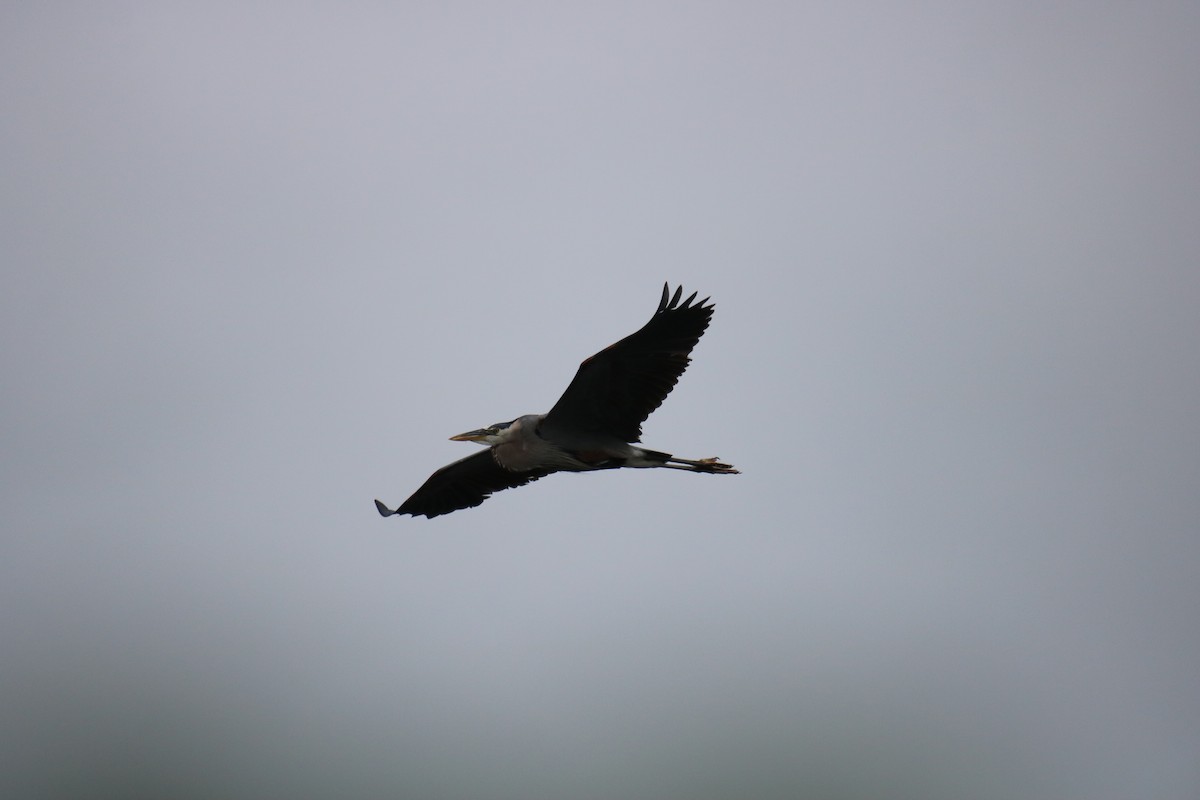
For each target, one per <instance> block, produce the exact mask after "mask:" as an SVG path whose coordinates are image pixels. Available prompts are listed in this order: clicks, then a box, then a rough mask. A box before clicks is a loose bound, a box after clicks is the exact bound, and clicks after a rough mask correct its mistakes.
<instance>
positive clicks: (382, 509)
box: [375, 500, 396, 517]
mask: <svg viewBox="0 0 1200 800" xmlns="http://www.w3.org/2000/svg"><path fill="white" fill-rule="evenodd" d="M375 508H376V509H377V510H378V511H379V516H381V517H390V516H392V515H393V514H395V513H396V512H395V511H392V510H391V509H389V508H388V507H387V506H385V505H384V504H383V503H381V502H379V501H378V500H376V501H375Z"/></svg>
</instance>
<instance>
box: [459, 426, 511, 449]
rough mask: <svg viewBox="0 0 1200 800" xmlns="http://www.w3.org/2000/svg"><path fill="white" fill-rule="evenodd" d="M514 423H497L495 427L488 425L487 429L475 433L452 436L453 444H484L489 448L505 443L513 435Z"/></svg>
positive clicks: (468, 432) (469, 432)
mask: <svg viewBox="0 0 1200 800" xmlns="http://www.w3.org/2000/svg"><path fill="white" fill-rule="evenodd" d="M512 425H513V423H512V422H497V423H496V424H495V425H488V426H487V427H486V428H480V429H478V430H474V431H467V432H466V433H460V434H458V435H457V436H451V437H450V441H452V442H475V443H477V444H484V445H487V446H489V447H491V446H492V445H497V444H500V443H501V442H503V441H504V440H505V439H507V438H508V437H509V435H510V434H511V433H512V430H511V428H512Z"/></svg>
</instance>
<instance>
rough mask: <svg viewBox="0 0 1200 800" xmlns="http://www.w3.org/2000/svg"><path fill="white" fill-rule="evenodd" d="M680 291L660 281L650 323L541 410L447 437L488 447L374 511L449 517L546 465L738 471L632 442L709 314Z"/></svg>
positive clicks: (587, 365) (544, 470)
mask: <svg viewBox="0 0 1200 800" xmlns="http://www.w3.org/2000/svg"><path fill="white" fill-rule="evenodd" d="M682 294H683V287H682V286H681V287H679V288H677V289H676V290H675V293H674V294H673V295H672V294H671V293H670V291H669V286H668V285H667V284H663V293H662V300H660V301H659V303H658V309H657V310H656V311H655V312H654V316H652V317H650V321H649V322H647V323H646V324H645V325H643V326H642V327H641V329H639V330H638V331H636V332H634V333H632V334H630V335H629V336H626V337H625V338H624V339H622V340H621V341H619V342H617V343H616V344H613V345H610V346H608V347H606V348H604V349H603V350H601V351H600V352H599V353H596V354H595V355H594V356H592V357H591V358H588V359H585V360H584V362H583V363H582V364H580V365H579V370H578V371H577V372H576V373H575V378H574V379H573V380H572V381H571V383H570V385H569V386H567V390H566V391H565V392H563V394H562V397H560V398H558V402H557V403H555V404H554V407H553V408H551V409H550V411H549V412H548V413H546V414H526V415H525V416H523V417H517V418H516V419H514V420H512V421H511V422H497V423H496V424H495V425H489V426H487V427H486V428H479V429H478V430H473V431H468V432H466V433H460V434H458V435H457V436H451V437H450V440H451V441H455V442H476V443H478V444H482V445H486V446H487V448H488V449H487V450H482V451H480V452H478V453H475V454H474V455H471V456H467V457H466V458H464V459H461V460H459V461H455V462H454V463H453V464H447V465H446V466H444V467H442V468H441V469H439V470H438V471H437V472H435V473H433V474H432V475H431V476H429V480H427V481H425V483H424V484H423V485H422V486H421V488H420V489H417V491H416V492H414V493H413V495H412V497H410V498H408V499H407V500H405V501H404V503H402V504H401V505H400V507H399V508H397V509H395V510H391V509H389V508H388V507H387V506H385V505H384V504H383V503H381V502H380V501H378V500H376V501H375V507H376V508H378V509H379V513H380V514H382V515H383V516H385V517H390V516H392V515H393V514H411V515H413V516H414V517H416V516H420V515H422V514H424V515H425V516H426V517H429V518H432V517H436V516H439V515H441V514H449V513H450V512H451V511H458V510H459V509H461V508H472V507H474V506H477V505H479V504H480V503H482V502H483V501H484V500H486V499H488V498H489V497H490V496H491V495H492V493H493V492H499V491H501V490H504V489H512V488H515V487H517V486H524V485H525V484H527V483H530V482H531V481H536V480H537V479H538V478H544V477H545V476H547V475H549V474H551V473H553V472H589V471H591V470H597V469H618V468H620V467H635V468H643V469H645V468H653V467H663V468H667V469H683V470H688V471H689V472H706V473H709V474H712V475H734V474H737V470H736V469H734V468H733V467H732V466H731V465H729V464H723V463H721V461H720V460H718V459H716V458H701V459H698V460H694V461H693V460H689V459H686V458H676V457H675V456H673V455H671V454H670V453H663V452H660V451H658V450H648V449H646V448H644V447H638V446H636V444H635V443H636V442H640V441H641V437H642V423H643V422H645V421H646V417H648V416H650V414H651V412H653V411H654V409H656V408H658V407H659V406H660V405H662V401H663V400H664V399H665V398H666V396H667V395H668V394H669V393H670V391H671V389H673V388H675V383H676V381H678V380H679V376H680V375H682V374H683V371H684V370H685V369H687V365H688V363H689V362H690V361H691V359H690V358H689V357H688V355H689V354H690V353H691V352H692V348H693V347H695V346H696V342H698V341H700V337H701V336H703V335H704V331H705V329H706V328H708V323H709V320H710V319H711V318H712V314H713V309H714V306H713V305H711V304H709V305H705V304H706V303H708V300H709V298H707V297H706V298H704V299H703V300H701V301H700V302H699V303H694V302H693V301H694V300H695V299H696V294H697V293H696V292H693V293H692V295H691V296H690V297H688V298H687V299H686V300H684V301H683V302H680V300H679V298H680V296H681V295H682Z"/></svg>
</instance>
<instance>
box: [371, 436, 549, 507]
mask: <svg viewBox="0 0 1200 800" xmlns="http://www.w3.org/2000/svg"><path fill="white" fill-rule="evenodd" d="M548 474H550V473H549V472H546V471H544V470H530V471H528V472H510V471H508V470H506V469H504V468H503V467H501V466H500V465H499V464H497V463H496V459H494V458H492V451H491V450H490V449H488V450H481V451H480V452H478V453H476V454H474V455H471V456H467V457H466V458H463V459H459V460H458V461H455V462H454V463H452V464H447V465H446V466H444V467H442V468H441V469H439V470H438V471H437V472H435V473H433V474H432V475H430V476H429V479H428V480H427V481H425V483H423V484H422V485H421V488H420V489H417V491H415V492H413V495H412V497H410V498H408V499H407V500H405V501H404V503H403V504H402V505H401V506H400V507H399V508H397V509H396V510H395V511H391V510H389V509H388V507H387V506H385V505H384V504H383V503H381V502H379V501H378V500H376V501H375V507H376V508H377V509H379V513H380V514H381V515H382V516H385V517H390V516H392V515H393V514H412V515H413V516H414V517H417V516H421V515H422V514H423V515H425V516H426V517H429V518H433V517H436V516H438V515H440V514H449V513H450V512H451V511H458V510H459V509H460V508H472V507H474V506H477V505H479V504H480V503H482V502H483V501H484V500H486V499H488V498H489V497H491V495H492V493H493V492H499V491H503V490H504V489H513V488H516V487H517V486H524V485H525V484H527V483H530V482H531V481H536V480H537V479H538V478H541V477H544V476H545V475H548Z"/></svg>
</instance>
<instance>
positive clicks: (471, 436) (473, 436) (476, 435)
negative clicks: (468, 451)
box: [450, 428, 492, 442]
mask: <svg viewBox="0 0 1200 800" xmlns="http://www.w3.org/2000/svg"><path fill="white" fill-rule="evenodd" d="M491 433H492V432H491V431H490V430H488V429H487V428H480V429H479V430H476V431H467V432H466V433H460V434H459V435H458V436H451V437H450V441H452V442H478V441H480V440H481V439H483V437H485V436H490V435H491Z"/></svg>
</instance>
